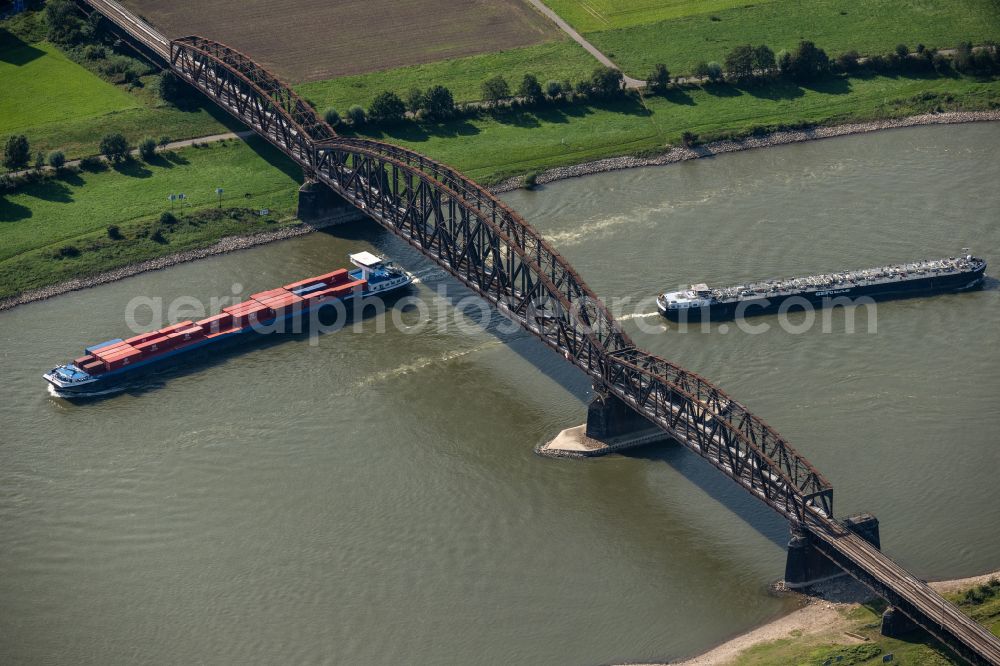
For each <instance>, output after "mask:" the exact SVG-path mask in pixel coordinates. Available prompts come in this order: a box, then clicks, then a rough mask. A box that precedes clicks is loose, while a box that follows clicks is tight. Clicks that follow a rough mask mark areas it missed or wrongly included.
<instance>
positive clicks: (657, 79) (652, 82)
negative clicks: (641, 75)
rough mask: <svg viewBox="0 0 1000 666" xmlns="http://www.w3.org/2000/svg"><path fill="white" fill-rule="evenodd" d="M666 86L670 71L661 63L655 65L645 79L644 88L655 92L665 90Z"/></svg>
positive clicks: (668, 83)
mask: <svg viewBox="0 0 1000 666" xmlns="http://www.w3.org/2000/svg"><path fill="white" fill-rule="evenodd" d="M668 85H670V70H668V69H667V66H666V65H664V64H663V63H662V62H661V63H659V64H657V65H655V66H654V67H653V71H652V72H650V73H649V76H647V77H646V87H648V88H649V89H650V90H652V91H654V92H656V91H662V90H666V89H667V86H668Z"/></svg>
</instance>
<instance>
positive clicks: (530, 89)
mask: <svg viewBox="0 0 1000 666" xmlns="http://www.w3.org/2000/svg"><path fill="white" fill-rule="evenodd" d="M517 94H518V95H519V96H521V97H524V98H525V99H527V100H528V101H529V102H540V101H541V100H542V99H543V98H544V94H543V93H542V84H541V83H539V82H538V78H537V77H536V76H535V75H534V74H525V75H524V78H523V79H521V85H520V86H518V88H517Z"/></svg>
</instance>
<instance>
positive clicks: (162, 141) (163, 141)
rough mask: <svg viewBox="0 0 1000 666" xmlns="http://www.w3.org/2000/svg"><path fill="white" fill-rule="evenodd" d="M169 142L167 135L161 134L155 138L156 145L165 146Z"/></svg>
mask: <svg viewBox="0 0 1000 666" xmlns="http://www.w3.org/2000/svg"><path fill="white" fill-rule="evenodd" d="M169 144H170V137H169V136H161V137H160V138H159V139H157V140H156V145H158V146H159V147H160V148H166V147H167V145H169Z"/></svg>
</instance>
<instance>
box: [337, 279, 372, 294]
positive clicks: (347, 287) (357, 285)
mask: <svg viewBox="0 0 1000 666" xmlns="http://www.w3.org/2000/svg"><path fill="white" fill-rule="evenodd" d="M365 283H366V281H365V280H355V281H354V282H348V283H347V284H342V285H340V286H339V287H334V288H333V294H334V295H335V296H345V295H347V294H349V293H351V292H352V291H354V290H355V289H362V290H363V289H364V286H365Z"/></svg>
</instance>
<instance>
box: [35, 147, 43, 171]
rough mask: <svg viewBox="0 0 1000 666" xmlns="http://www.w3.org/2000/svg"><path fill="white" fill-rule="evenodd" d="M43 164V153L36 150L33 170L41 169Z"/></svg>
mask: <svg viewBox="0 0 1000 666" xmlns="http://www.w3.org/2000/svg"><path fill="white" fill-rule="evenodd" d="M44 166H45V153H43V152H42V151H40V150H39V151H38V152H37V153H35V171H41V170H42V167H44Z"/></svg>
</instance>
